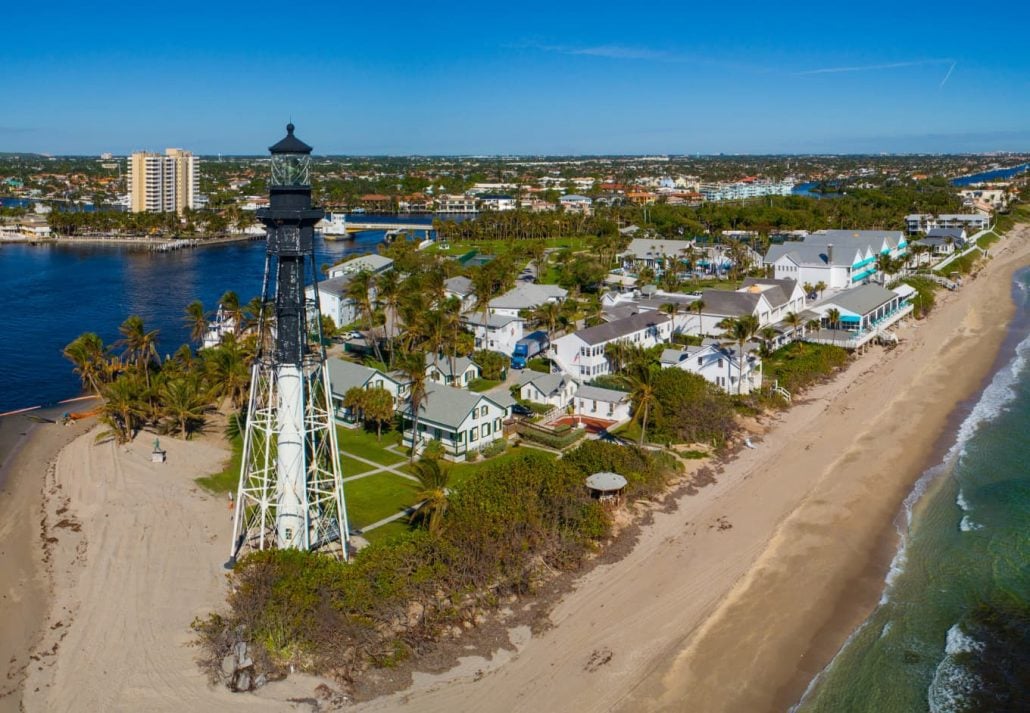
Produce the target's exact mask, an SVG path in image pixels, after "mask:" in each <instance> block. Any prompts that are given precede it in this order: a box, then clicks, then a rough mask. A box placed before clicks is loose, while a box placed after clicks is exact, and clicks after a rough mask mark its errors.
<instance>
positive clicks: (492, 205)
mask: <svg viewBox="0 0 1030 713" xmlns="http://www.w3.org/2000/svg"><path fill="white" fill-rule="evenodd" d="M479 205H480V206H481V207H482V208H483V210H497V211H506V210H515V198H514V197H513V196H509V195H505V194H503V193H484V194H482V195H480V196H479Z"/></svg>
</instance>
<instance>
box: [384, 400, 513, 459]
mask: <svg viewBox="0 0 1030 713" xmlns="http://www.w3.org/2000/svg"><path fill="white" fill-rule="evenodd" d="M510 416H511V407H510V406H505V405H502V404H500V403H498V401H497V400H495V399H494V398H491V397H490V396H488V395H486V394H477V393H473V392H471V391H465V390H464V389H455V388H451V387H450V386H444V385H443V384H436V383H428V384H426V393H425V398H424V399H423V400H422V403H421V404H420V405H419V409H418V433H417V434H416V433H415V432H414V428H413V427H414V425H415V424H414V410H413V409H412V404H411V401H410V400H408V401H407V402H406V404H405V405H404V407H403V408H402V409H401V421H402V424H403V425H402V428H403V432H402V442H403V444H404V445H405V446H408V447H411V446H412V444H413V443H414V448H415V451H416V453H420V452H422V451H423V450H424V449H425V447H426V446H427V445H429V443H430V441H434V440H435V441H439V442H440V444H441V445H442V446H443V450H444V455H445V457H447V458H448V459H450V460H456V461H463V460H465V458H466V456H467V455H468V453H469V452H470V451H478V450H480V449H482V448H484V447H486V446H488V445H490V444H491V443H493V442H494V441H496V440H498V439H501V438H504V437H505V436H504V422H505V421H506V420H507V419H508V418H509V417H510Z"/></svg>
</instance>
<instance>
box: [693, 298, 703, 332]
mask: <svg viewBox="0 0 1030 713" xmlns="http://www.w3.org/2000/svg"><path fill="white" fill-rule="evenodd" d="M690 309H692V310H694V311H695V312H697V333H698V336H700V335H701V313H702V312H704V311H705V301H704V300H694V301H693V302H692V303H691V304H690Z"/></svg>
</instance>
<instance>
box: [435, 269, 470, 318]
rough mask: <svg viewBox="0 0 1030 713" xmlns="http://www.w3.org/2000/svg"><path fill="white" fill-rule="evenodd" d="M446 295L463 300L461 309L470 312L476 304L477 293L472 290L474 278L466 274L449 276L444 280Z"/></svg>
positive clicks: (444, 292)
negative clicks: (471, 278)
mask: <svg viewBox="0 0 1030 713" xmlns="http://www.w3.org/2000/svg"><path fill="white" fill-rule="evenodd" d="M443 294H444V297H452V298H454V299H457V300H458V301H460V302H461V311H462V312H468V311H469V310H470V309H473V308H474V307H475V306H476V295H475V292H473V290H472V280H470V279H469V278H467V277H465V276H464V275H456V276H455V277H448V278H447V279H446V280H444V281H443Z"/></svg>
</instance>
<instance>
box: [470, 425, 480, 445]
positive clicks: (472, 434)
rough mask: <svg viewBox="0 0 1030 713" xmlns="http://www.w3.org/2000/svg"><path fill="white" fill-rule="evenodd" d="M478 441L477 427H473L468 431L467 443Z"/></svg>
mask: <svg viewBox="0 0 1030 713" xmlns="http://www.w3.org/2000/svg"><path fill="white" fill-rule="evenodd" d="M478 440H479V427H478V426H473V427H472V430H471V431H469V441H478Z"/></svg>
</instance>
